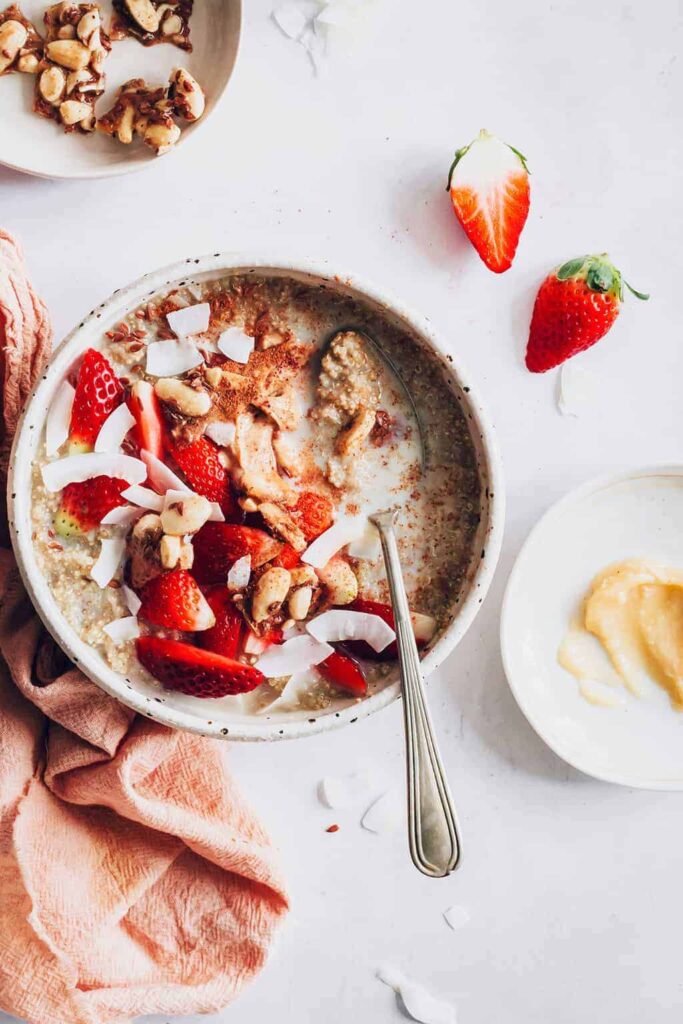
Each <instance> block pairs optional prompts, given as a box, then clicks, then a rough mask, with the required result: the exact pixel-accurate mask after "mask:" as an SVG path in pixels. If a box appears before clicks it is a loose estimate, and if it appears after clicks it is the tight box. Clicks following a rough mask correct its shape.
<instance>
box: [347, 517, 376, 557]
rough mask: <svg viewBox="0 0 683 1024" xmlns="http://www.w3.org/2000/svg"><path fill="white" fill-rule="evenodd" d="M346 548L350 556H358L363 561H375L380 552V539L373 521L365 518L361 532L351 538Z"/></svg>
mask: <svg viewBox="0 0 683 1024" xmlns="http://www.w3.org/2000/svg"><path fill="white" fill-rule="evenodd" d="M346 550H347V551H348V553H349V555H351V558H359V559H361V561H364V562H376V561H377V559H378V558H379V557H380V555H381V554H382V541H381V539H380V536H379V530H378V529H377V527H376V526H375V525H374V523H371V522H370V521H369V520H367V521H366V523H365V529H364V530H363V532H362V534H361V535H360V536H359V537H357V538H356V539H355V540H352V541H351V543H350V544H349V546H348V548H347V549H346Z"/></svg>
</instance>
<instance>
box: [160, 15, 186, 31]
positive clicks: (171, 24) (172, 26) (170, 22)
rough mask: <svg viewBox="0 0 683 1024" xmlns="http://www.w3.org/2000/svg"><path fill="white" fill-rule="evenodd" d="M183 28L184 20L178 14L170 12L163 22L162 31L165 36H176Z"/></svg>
mask: <svg viewBox="0 0 683 1024" xmlns="http://www.w3.org/2000/svg"><path fill="white" fill-rule="evenodd" d="M182 30H183V20H182V18H179V17H178V15H177V14H168V15H167V16H166V17H165V18H164V20H163V21H162V23H161V31H162V32H163V34H164V35H165V36H175V35H177V34H178V33H179V32H182Z"/></svg>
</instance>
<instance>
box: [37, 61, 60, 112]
mask: <svg viewBox="0 0 683 1024" xmlns="http://www.w3.org/2000/svg"><path fill="white" fill-rule="evenodd" d="M65 87H66V78H65V76H64V72H63V71H62V69H61V68H58V67H56V66H53V67H49V68H45V71H43V73H42V75H41V76H40V78H39V80H38V88H39V90H40V95H41V96H42V97H43V99H44V100H45V102H46V103H50V104H52V106H55V105H56V104H57V103H59V102H60V101H61V98H62V96H63V94H64V89H65Z"/></svg>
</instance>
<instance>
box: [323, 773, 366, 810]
mask: <svg viewBox="0 0 683 1024" xmlns="http://www.w3.org/2000/svg"><path fill="white" fill-rule="evenodd" d="M371 783H372V777H371V775H370V773H369V772H352V773H351V774H350V775H340V776H337V777H336V778H335V777H334V776H331V775H326V776H325V777H324V778H323V779H321V780H320V782H319V783H318V798H319V800H320V802H321V803H322V804H324V805H325V807H329V808H330V809H331V810H334V811H339V810H342V809H343V808H345V807H349V806H350V805H351V804H353V803H356V802H358V801H359V800H360V799H361V797H367V796H368V790H369V789H370V788H371Z"/></svg>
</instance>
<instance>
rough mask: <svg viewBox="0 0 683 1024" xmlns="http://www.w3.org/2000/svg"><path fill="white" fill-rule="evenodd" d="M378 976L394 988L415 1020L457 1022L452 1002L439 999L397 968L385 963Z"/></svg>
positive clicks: (434, 1023)
mask: <svg viewBox="0 0 683 1024" xmlns="http://www.w3.org/2000/svg"><path fill="white" fill-rule="evenodd" d="M377 977H378V978H379V980H380V981H383V982H384V984H385V985H388V986H389V988H393V990H394V992H395V993H396V995H397V996H398V997H399V999H400V1000H401V1003H402V1004H403V1007H404V1009H405V1010H406V1012H407V1013H408V1015H409V1016H410V1017H412V1018H413V1020H416V1021H419V1022H420V1024H456V1018H455V1008H454V1007H453V1006H451V1004H450V1003H444V1002H443V1000H441V999H437V998H436V997H435V996H433V995H432V994H431V992H428V991H427V989H426V988H424V986H423V985H420V984H418V983H417V982H416V981H412V980H411V979H410V978H407V977H406V976H405V974H403V972H402V971H399V970H397V968H395V967H392V966H390V965H389V964H383V965H382V966H381V967H379V968H378V969H377Z"/></svg>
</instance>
